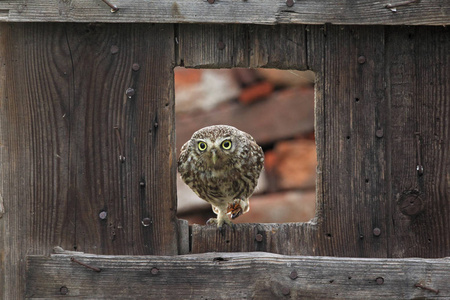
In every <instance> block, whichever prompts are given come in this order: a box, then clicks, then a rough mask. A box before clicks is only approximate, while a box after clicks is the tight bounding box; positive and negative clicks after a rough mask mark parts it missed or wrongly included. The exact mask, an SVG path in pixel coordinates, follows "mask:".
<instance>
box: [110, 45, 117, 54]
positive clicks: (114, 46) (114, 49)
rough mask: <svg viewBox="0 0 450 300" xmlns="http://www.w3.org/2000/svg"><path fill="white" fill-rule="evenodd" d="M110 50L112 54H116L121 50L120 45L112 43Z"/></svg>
mask: <svg viewBox="0 0 450 300" xmlns="http://www.w3.org/2000/svg"><path fill="white" fill-rule="evenodd" d="M110 51H111V54H116V53H117V52H119V47H117V46H116V45H112V46H111V50H110Z"/></svg>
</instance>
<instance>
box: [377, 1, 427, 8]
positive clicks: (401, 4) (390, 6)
mask: <svg viewBox="0 0 450 300" xmlns="http://www.w3.org/2000/svg"><path fill="white" fill-rule="evenodd" d="M418 1H419V0H408V1H403V2H399V3H396V4H391V3H389V4H386V5H385V6H384V7H385V8H389V9H392V8H395V7H399V6H405V5H408V4H411V3H414V2H418Z"/></svg>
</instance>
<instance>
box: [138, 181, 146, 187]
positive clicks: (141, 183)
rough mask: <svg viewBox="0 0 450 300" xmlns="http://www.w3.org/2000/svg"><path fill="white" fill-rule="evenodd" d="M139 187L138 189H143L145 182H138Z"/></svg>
mask: <svg viewBox="0 0 450 300" xmlns="http://www.w3.org/2000/svg"><path fill="white" fill-rule="evenodd" d="M139 185H140V187H142V188H143V187H145V181H143V180H142V181H140V182H139Z"/></svg>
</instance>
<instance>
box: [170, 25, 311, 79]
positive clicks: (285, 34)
mask: <svg viewBox="0 0 450 300" xmlns="http://www.w3.org/2000/svg"><path fill="white" fill-rule="evenodd" d="M305 36H306V32H305V26H303V25H280V26H253V25H215V24H214V25H213V24H207V25H205V24H179V25H178V26H177V37H176V43H177V45H178V51H177V64H178V65H180V66H184V67H191V68H192V67H193V68H234V67H245V68H278V69H297V70H306V68H307V66H306V47H307V46H306V43H305ZM198 45H202V46H201V47H199V46H198Z"/></svg>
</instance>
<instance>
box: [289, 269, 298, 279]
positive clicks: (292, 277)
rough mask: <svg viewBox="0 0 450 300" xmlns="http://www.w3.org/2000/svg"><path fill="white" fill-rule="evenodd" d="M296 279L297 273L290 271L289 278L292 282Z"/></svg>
mask: <svg viewBox="0 0 450 300" xmlns="http://www.w3.org/2000/svg"><path fill="white" fill-rule="evenodd" d="M297 277H298V274H297V271H292V272H291V274H289V278H291V279H292V280H294V279H296V278H297Z"/></svg>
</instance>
